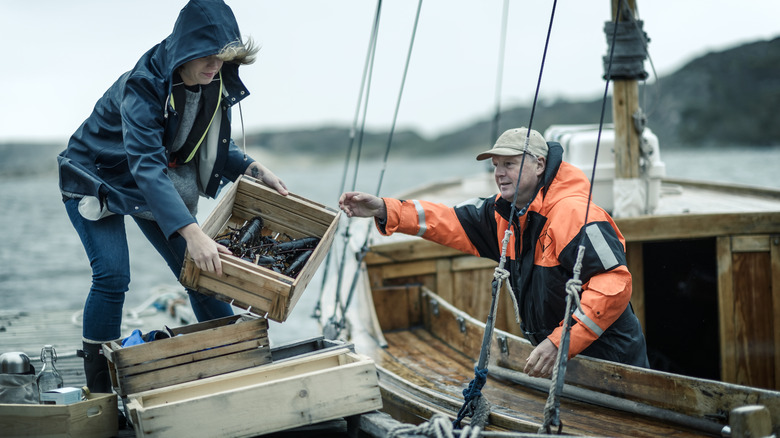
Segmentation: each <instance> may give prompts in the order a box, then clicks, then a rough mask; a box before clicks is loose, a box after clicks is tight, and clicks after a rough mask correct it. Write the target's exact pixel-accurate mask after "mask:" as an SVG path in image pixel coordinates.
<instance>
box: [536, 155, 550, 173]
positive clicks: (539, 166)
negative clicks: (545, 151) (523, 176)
mask: <svg viewBox="0 0 780 438" xmlns="http://www.w3.org/2000/svg"><path fill="white" fill-rule="evenodd" d="M546 168H547V157H539V158H537V159H536V175H537V176H541V175H543V174H544V169H546Z"/></svg>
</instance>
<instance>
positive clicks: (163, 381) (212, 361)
mask: <svg viewBox="0 0 780 438" xmlns="http://www.w3.org/2000/svg"><path fill="white" fill-rule="evenodd" d="M270 361H271V352H270V350H269V351H265V350H261V349H254V350H248V351H242V352H239V353H236V354H231V355H227V356H220V357H212V358H208V359H204V360H201V361H198V362H194V363H189V364H182V365H179V366H176V367H171V368H164V369H161V370H156V371H154V372H152V373H145V374H141V375H137V376H132V378H125V379H123V378H121V377H120V378H119V381H120V383H119V387H120V388H121V390H122V392H123V393H124V394H137V393H140V392H144V391H149V390H151V389H156V388H166V387H169V386H172V385H177V384H180V383H185V382H191V381H193V380H198V379H204V378H206V377H213V376H218V375H220V374H225V373H229V372H231V371H235V370H236V369H237V367H238V369H245V368H252V367H256V366H258V365H263V364H265V363H268V362H270Z"/></svg>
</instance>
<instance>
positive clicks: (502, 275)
mask: <svg viewBox="0 0 780 438" xmlns="http://www.w3.org/2000/svg"><path fill="white" fill-rule="evenodd" d="M493 278H494V279H496V280H500V281H505V280H506V279H507V278H509V271H507V270H506V269H504V268H501V267H496V270H495V271H493Z"/></svg>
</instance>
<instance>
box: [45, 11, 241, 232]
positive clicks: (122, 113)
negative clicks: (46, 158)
mask: <svg viewBox="0 0 780 438" xmlns="http://www.w3.org/2000/svg"><path fill="white" fill-rule="evenodd" d="M240 36H241V34H240V32H239V29H238V23H237V22H236V19H235V17H234V15H233V12H232V11H231V9H230V8H229V7H228V6H227V5H226V4H225V3H224V2H223V1H222V0H191V1H190V2H189V3H187V5H186V6H185V7H184V8H183V9H182V10H181V12H180V13H179V17H178V19H177V21H176V24H175V26H174V28H173V32H172V33H171V35H170V36H168V37H167V38H166V39H165V40H163V41H162V42H161V43H159V44H157V45H156V46H154V47H152V48H151V49H150V50H149V51H148V52H146V53H145V54H144V55H143V56H142V57H141V59H140V60H139V61H138V63H137V64H136V65H135V67H133V69H132V70H130V71H129V72H126V73H125V74H123V75H122V76H120V77H119V79H118V80H117V81H116V82H115V83H114V84H113V85H112V86H111V87H110V88H109V89H108V91H106V93H105V94H104V95H103V96H102V97H101V98H100V100H98V102H97V104H96V105H95V108H94V110H93V112H92V114H91V115H90V116H89V118H88V119H87V120H86V121H85V122H84V123H83V124H82V125H81V126H80V127H79V128H78V130H77V131H76V132H75V133H74V134H73V136H72V137H71V138H70V141H69V143H68V147H67V149H65V150H64V151H63V152H62V153H61V154H60V155H59V157H58V162H59V171H60V189H61V190H62V192H63V193H64V194H67V195H70V196H76V197H82V196H83V197H94V198H97V199H98V200H99V202H100V206H101V207H103V208H104V209H107V210H108V211H109V212H111V213H115V214H135V213H139V212H142V211H151V212H152V214H153V215H154V218H155V220H156V221H157V223H158V224H159V226H160V228H161V229H162V230H163V232H164V233H165V234H166V235H167V236H169V237H170V236H172V235H173V233H175V232H176V231H177V230H178V229H180V228H182V227H184V226H185V225H188V224H190V223H193V222H195V218H194V217H193V216H192V214H191V213H190V212H189V210H188V209H187V207H186V206H185V204H184V201H182V199H181V196H180V195H179V194H178V192H177V191H176V189H175V187H174V185H173V183H172V182H171V180H170V179H169V178H168V175H167V173H168V170H167V169H168V163H169V159H170V154H171V147H172V143H173V140H174V138H175V136H176V132H177V129H178V118H179V115H178V114H177V113H176V111H175V110H174V108H173V106H172V105H171V99H170V96H171V90H172V82H173V75H174V71H175V70H176V69H177V68H178V67H179V66H181V65H182V64H184V63H186V62H188V61H191V60H194V59H197V58H203V57H206V56H210V55H215V54H217V53H219V51H220V50H221V49H222V48H223V47H224V46H225V45H227V44H228V43H230V42H233V41H237V40H241V38H240ZM221 80H222V99H221V104H220V106H219V107H218V112H217V115H218V116H215V117H214V120H213V121H212V124H211V126H210V128H209V132H208V141H207V143H208V144H207V145H205V147H203V146H202V147H201V149H200V150H199V152H198V154H199V157H198V161H197V165H198V174H199V180H198V182H199V188H200V192H201V194H202V195H205V196H209V197H214V196H216V195H217V193H218V191H219V188H220V187H221V185H222V184H225V183H226V182H229V181H234V180H235V179H236V178H238V177H239V176H240V175H241V174H242V173H243V172H244V171H245V170H246V168H247V167H248V166H249V165H250V164H251V163H252V162H253V160H252V159H250V158H248V157H247V156H246V155H245V154H244V153H242V152H241V151H240V150H239V149H238V147H236V145H235V144H234V143H233V141H232V139H231V137H230V107H231V106H232V105H233V104H235V103H238V102H239V101H240V100H241V99H243V98H244V97H246V96H247V95H248V94H249V93H248V91H247V90H246V88H245V87H244V85H243V83H242V82H241V80H240V78H239V76H238V65H237V64H232V63H229V62H226V63H225V64H224V65H223V66H222V69H221Z"/></svg>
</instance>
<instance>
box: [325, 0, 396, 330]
mask: <svg viewBox="0 0 780 438" xmlns="http://www.w3.org/2000/svg"><path fill="white" fill-rule="evenodd" d="M381 11H382V0H378V1H377V4H376V12H375V13H374V24H373V26H372V28H371V37H370V38H369V42H368V49H367V53H366V60H365V63H364V64H363V76H362V78H361V81H360V91H359V92H358V101H357V104H356V105H355V115H354V117H353V119H352V126H351V127H350V131H349V144H348V146H347V154H346V158H345V160H344V172H343V174H342V179H341V188H340V189H339V193H338V195H341V193H343V192H344V188H345V187H346V184H347V174H348V170H349V162H350V158H351V156H352V148H353V146H354V143H355V134H356V131H357V124H358V118H359V116H360V114H361V112H360V109H361V103H362V102H363V92H364V90H366V88H370V86H371V79H370V78H371V74H372V73H371V72H373V68H374V54H375V53H376V41H377V35H378V33H379V21H380V16H381ZM367 101H368V92H366V102H367ZM366 113H367V111H366V109H365V107H364V110H363V119H362V123H361V127H360V130H361V136H360V141H359V144H358V149H360V148H362V141H363V136H362V131H363V129H364V127H365V118H366ZM359 156H360V155H359V153H358V157H359ZM358 161H359V158H358V160H356V163H355V178H357V167H358V164H359V163H358ZM355 184H356V183H355V180H353V183H352V185H353V189H354V186H355ZM349 237H350V236H349V222H348V223H347V229H346V230H345V231H344V254H343V255H342V259H341V260H342V263H341V264H342V265H343V260H344V257H345V255H346V248H347V243H348V242H349ZM332 254H333V251H328V256H327V258H326V260H325V268H324V270H323V271H324V272H323V277H322V286H321V287H320V294H319V297H318V299H317V304H316V305H315V307H314V312H313V313H312V315H311V316H312V318H317V319H319V318H320V316H321V315H322V310H321V302H322V294H323V291H324V290H325V284H326V282H327V279H328V272H329V270H328V267H329V265H330V259H331V256H332ZM341 275H343V271H340V272H339V276H341ZM337 282H338V284H339V285H341V279H340V278H339V280H338V281H337ZM339 289H340V287H338V288H337V289H336V294H338V293H339V292H338V291H339Z"/></svg>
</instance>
